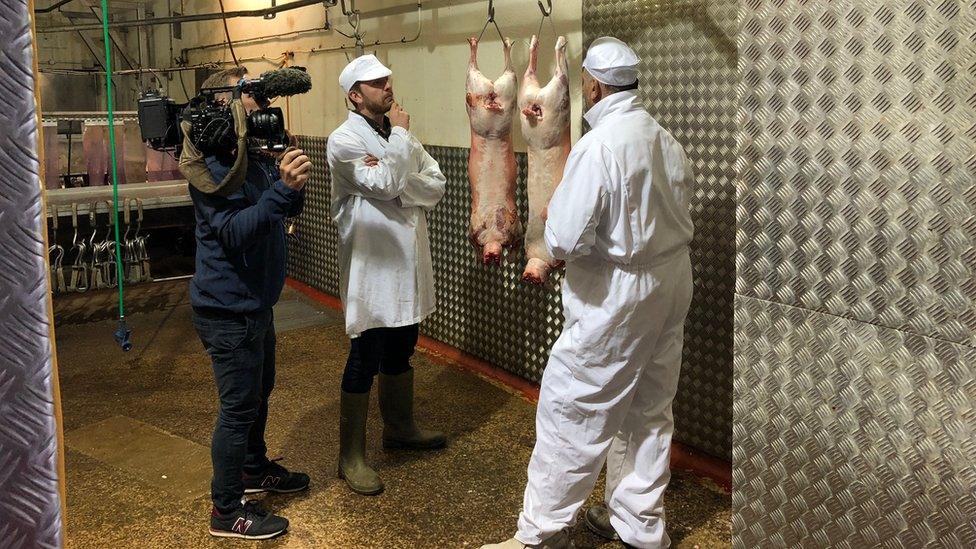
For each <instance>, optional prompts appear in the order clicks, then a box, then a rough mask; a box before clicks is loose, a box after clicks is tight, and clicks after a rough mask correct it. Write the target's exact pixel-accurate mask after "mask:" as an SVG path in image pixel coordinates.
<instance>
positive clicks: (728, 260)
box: [583, 0, 737, 458]
mask: <svg viewBox="0 0 976 549" xmlns="http://www.w3.org/2000/svg"><path fill="white" fill-rule="evenodd" d="M736 28H737V2H736V1H735V0H724V1H712V2H700V1H669V2H649V1H647V0H587V1H585V2H583V42H584V45H587V44H589V43H590V42H592V41H593V40H594V39H595V38H598V37H600V36H604V35H611V36H616V37H617V38H620V39H621V40H624V41H625V42H627V43H628V44H630V45H631V47H633V48H634V50H636V52H637V54H638V55H639V56H640V58H641V65H640V67H639V78H640V83H641V86H640V96H641V98H642V99H643V102H644V105H645V106H646V107H647V109H648V111H649V112H650V113H651V115H653V116H654V117H655V118H656V119H657V120H658V122H660V123H661V125H662V126H663V127H664V128H667V130H668V131H669V132H671V134H672V135H674V137H675V138H676V139H677V140H678V141H679V142H680V143H681V144H682V145H683V146H684V148H685V151H686V152H687V154H688V157H689V158H690V159H691V160H692V161H693V162H694V165H695V174H696V182H695V183H696V186H695V194H694V197H693V199H692V209H693V217H694V222H695V241H694V242H693V243H692V262H693V265H694V277H695V295H694V301H693V302H692V306H691V310H690V311H689V314H688V322H687V325H686V328H685V338H686V342H687V343H686V345H685V357H684V364H683V369H682V376H681V382H680V386H679V389H678V396H677V397H676V399H675V404H674V416H675V422H676V436H677V437H678V438H679V439H680V440H682V441H683V442H686V443H688V444H691V445H692V446H696V447H698V448H702V449H706V450H707V451H709V452H710V453H712V454H714V455H717V456H723V457H726V458H730V457H731V439H730V437H731V429H732V294H733V287H734V279H735V259H734V257H735V247H734V246H735V242H734V238H733V237H732V234H734V231H735V229H734V227H735V202H734V201H735V183H734V173H735V172H734V164H735V154H736V124H735V116H736V96H735V90H736V75H737V72H736V62H737V51H736V45H735V33H736Z"/></svg>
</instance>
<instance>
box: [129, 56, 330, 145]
mask: <svg viewBox="0 0 976 549" xmlns="http://www.w3.org/2000/svg"><path fill="white" fill-rule="evenodd" d="M311 89H312V79H311V78H310V77H309V75H308V73H307V72H305V68H304V67H288V68H284V69H278V70H273V71H268V72H265V73H264V74H262V75H261V76H260V78H256V79H253V80H247V79H242V80H241V81H240V82H238V83H237V84H236V85H234V86H220V87H214V88H203V89H201V90H200V94H199V95H197V96H196V97H194V98H193V99H191V100H190V101H189V102H188V103H182V104H181V103H176V102H175V101H173V100H172V99H170V98H169V97H166V96H164V95H162V94H161V93H160V92H159V91H156V90H150V91H147V92H145V93H143V95H142V97H141V98H140V99H139V107H138V116H139V128H140V130H141V131H142V139H143V141H145V142H146V144H147V145H149V147H150V148H152V149H155V150H159V151H173V150H175V151H177V153H179V150H180V149H181V148H182V144H183V131H182V128H181V127H180V118H181V117H182V119H183V120H185V121H187V122H189V123H190V140H191V141H192V142H193V145H194V146H195V147H196V148H197V149H199V150H200V152H202V153H203V154H205V155H208V156H209V155H218V154H229V153H230V152H231V151H232V150H233V149H234V148H235V147H236V146H237V135H236V133H235V131H234V115H233V113H232V111H231V108H230V101H227V100H226V99H225V97H226V96H225V94H227V93H230V94H231V99H232V100H233V99H240V97H241V94H245V93H246V94H249V95H250V96H251V97H252V98H253V99H254V101H255V102H256V103H257V104H258V106H259V107H260V108H259V109H258V110H256V111H253V112H251V113H250V114H248V116H247V136H248V142H249V148H251V149H252V150H264V151H275V152H280V151H283V150H285V148H287V147H288V136H287V134H286V133H285V117H284V114H283V113H282V112H281V109H280V108H278V107H271V106H270V104H271V100H272V99H274V98H276V97H286V96H291V95H298V94H302V93H306V92H308V91H309V90H311Z"/></svg>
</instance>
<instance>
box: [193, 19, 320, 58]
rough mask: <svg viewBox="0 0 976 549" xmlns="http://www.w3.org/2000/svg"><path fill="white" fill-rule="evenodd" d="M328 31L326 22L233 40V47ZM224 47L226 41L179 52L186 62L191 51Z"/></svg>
mask: <svg viewBox="0 0 976 549" xmlns="http://www.w3.org/2000/svg"><path fill="white" fill-rule="evenodd" d="M329 30H332V26H331V25H329V24H328V22H326V26H324V27H315V28H312V29H302V30H297V31H291V32H285V33H282V34H269V35H266V36H255V37H254V38H245V39H243V40H234V45H235V46H246V45H248V44H256V43H259V42H267V41H269V40H275V39H279V38H290V37H295V36H300V35H303V34H308V33H319V32H326V31H329ZM226 47H227V41H226V40H224V41H223V42H214V43H212V44H201V45H199V46H191V47H189V48H183V49H182V50H181V52H182V53H181V59H183V60H188V59H189V58H190V57H189V53H190V52H191V51H204V50H212V49H216V48H226Z"/></svg>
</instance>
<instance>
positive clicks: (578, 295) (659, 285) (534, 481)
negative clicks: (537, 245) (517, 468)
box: [516, 92, 694, 548]
mask: <svg viewBox="0 0 976 549" xmlns="http://www.w3.org/2000/svg"><path fill="white" fill-rule="evenodd" d="M586 119H587V121H588V122H589V123H590V126H591V127H592V131H590V132H589V133H588V134H586V135H585V136H584V137H583V138H582V139H580V141H579V142H578V143H577V144H576V146H575V147H573V150H572V152H571V153H570V156H569V159H568V161H567V163H566V171H565V176H564V178H563V181H562V182H561V183H560V185H559V186H558V187H557V188H556V191H555V193H554V194H553V197H552V200H551V201H550V203H549V207H548V220H547V223H546V233H545V236H546V245H547V246H548V247H549V250H550V251H551V252H552V254H553V256H554V257H555V258H556V259H561V260H565V261H566V277H565V279H564V281H563V287H562V295H563V307H564V315H565V322H564V325H563V332H562V334H561V335H560V336H559V338H558V340H557V341H556V343H555V345H554V346H553V349H552V353H551V355H550V359H549V363H548V365H547V366H546V370H545V373H544V375H543V379H542V389H541V391H540V398H539V407H538V411H537V415H536V436H537V439H536V447H535V450H534V452H533V454H532V459H531V461H530V463H529V482H528V485H527V487H526V491H525V500H524V503H523V510H522V514H521V516H520V517H519V531H518V534H517V535H516V537H517V538H518V539H519V540H520V541H522V542H523V543H526V544H537V543H540V542H541V541H542V540H543V539H545V538H547V537H549V536H551V535H553V534H554V533H556V532H559V531H560V530H562V529H563V528H566V527H568V526H570V525H571V524H572V523H573V521H574V520H575V517H576V512H577V511H578V510H579V508H580V506H581V505H582V504H583V502H584V501H585V500H586V498H587V496H588V495H589V493H590V492H591V491H592V489H593V485H594V484H595V482H596V480H597V477H598V475H599V473H600V469H601V468H602V467H603V464H604V460H605V458H607V459H608V461H607V462H606V463H607V491H606V502H607V504H608V507H609V508H610V521H611V524H612V525H613V527H614V528H615V529H616V531H617V533H618V534H619V535H620V537H621V539H623V541H624V542H626V543H628V544H630V545H632V546H635V547H650V548H661V547H667V546H668V545H669V541H668V537H667V534H666V533H665V531H664V509H663V499H662V496H663V493H664V489H665V487H666V486H667V483H668V479H669V478H670V477H669V474H670V473H669V470H668V458H669V452H670V442H671V434H672V432H673V429H674V423H673V418H672V416H671V402H672V400H673V398H674V395H675V392H676V390H677V383H678V372H679V371H680V367H681V354H682V346H683V335H684V322H685V317H686V316H687V313H688V308H689V305H690V302H691V294H692V280H691V262H690V258H689V252H688V244H689V243H690V242H691V238H692V235H693V230H694V229H693V225H692V221H691V215H690V212H689V197H690V195H691V192H692V183H693V177H692V171H691V165H690V163H689V162H688V160H687V158H686V157H685V154H684V151H683V150H682V148H681V146H680V145H679V144H678V143H677V142H676V141H675V140H674V138H673V137H671V135H670V134H668V133H667V132H666V131H665V130H664V129H662V128H661V127H660V126H659V125H658V124H657V122H656V121H655V120H654V119H653V118H652V117H651V116H650V115H649V114H648V113H647V112H646V111H645V110H644V109H643V108H642V107H641V105H640V102H639V100H638V99H637V96H636V95H635V94H633V93H631V92H620V93H616V94H613V95H610V96H608V97H607V98H605V99H603V100H602V101H600V102H599V103H597V104H596V105H595V106H594V107H593V108H592V109H590V111H589V112H588V113H586Z"/></svg>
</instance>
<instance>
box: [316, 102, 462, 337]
mask: <svg viewBox="0 0 976 549" xmlns="http://www.w3.org/2000/svg"><path fill="white" fill-rule="evenodd" d="M327 153H328V154H327V156H328V162H329V170H330V171H331V174H332V209H331V214H332V219H333V220H334V221H335V222H336V225H337V226H338V229H339V272H340V283H339V291H340V297H341V298H342V303H343V306H344V308H345V313H346V332H347V333H348V334H349V336H350V337H354V338H355V337H358V336H359V335H360V334H361V333H362V332H364V331H366V330H368V329H371V328H397V327H401V326H409V325H411V324H417V323H419V322H421V321H422V320H423V319H424V318H425V317H427V316H428V315H430V314H431V313H432V312H433V311H434V307H435V300H434V272H433V266H432V263H431V256H430V240H429V237H428V235H427V214H426V212H428V211H430V210H432V209H433V208H434V206H436V205H437V203H438V202H439V201H440V200H441V198H442V197H443V196H444V190H445V183H446V178H445V177H444V174H442V173H441V171H440V168H439V166H438V165H437V162H436V161H435V160H434V159H433V158H432V157H431V156H430V155H429V154H427V151H425V150H424V148H423V146H422V145H421V144H420V142H419V141H418V140H417V138H415V137H414V136H413V135H411V134H410V132H408V131H406V130H404V129H403V128H399V127H394V128H393V133H392V134H391V135H390V139H389V141H387V140H386V139H383V137H381V136H380V135H379V134H378V133H377V132H376V131H375V130H374V129H373V128H372V127H371V126H370V125H369V123H368V122H367V121H366V119H364V118H363V117H362V116H360V115H359V114H357V113H354V112H350V113H349V118H348V120H346V122H344V123H343V124H342V125H341V126H339V127H338V128H337V129H336V130H335V131H334V132H332V135H330V136H329V141H328V147H327ZM368 154H369V155H373V156H375V157H376V158H378V159H379V160H380V161H379V165H378V166H374V167H369V166H367V165H366V163H365V157H366V155H368Z"/></svg>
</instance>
